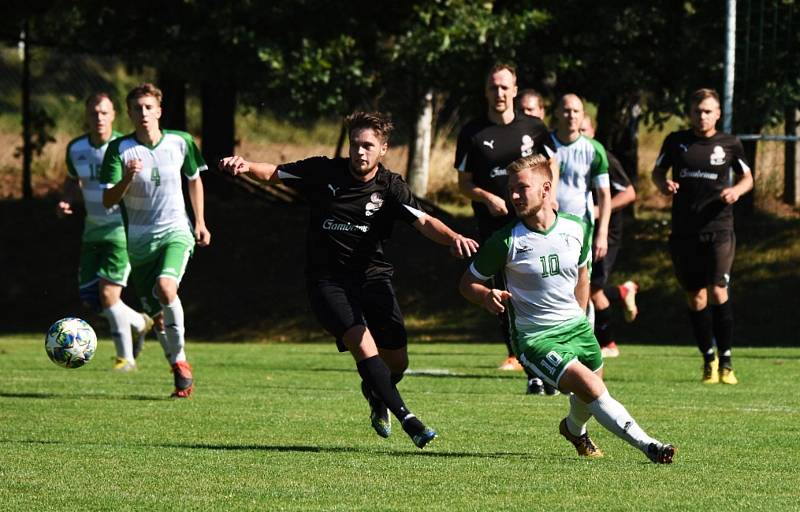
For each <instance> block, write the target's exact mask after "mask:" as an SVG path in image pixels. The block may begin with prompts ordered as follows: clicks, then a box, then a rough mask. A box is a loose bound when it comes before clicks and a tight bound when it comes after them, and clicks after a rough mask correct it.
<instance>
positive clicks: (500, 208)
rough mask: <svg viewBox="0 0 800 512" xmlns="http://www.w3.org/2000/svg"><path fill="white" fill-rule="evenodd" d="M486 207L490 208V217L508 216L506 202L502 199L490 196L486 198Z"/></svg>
mask: <svg viewBox="0 0 800 512" xmlns="http://www.w3.org/2000/svg"><path fill="white" fill-rule="evenodd" d="M486 207H487V208H489V215H491V216H492V217H505V216H506V215H508V208H506V202H505V201H504V200H503V198H501V197H497V196H495V195H490V196H489V197H487V198H486Z"/></svg>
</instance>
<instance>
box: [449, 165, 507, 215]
mask: <svg viewBox="0 0 800 512" xmlns="http://www.w3.org/2000/svg"><path fill="white" fill-rule="evenodd" d="M458 189H459V190H460V191H461V193H462V194H464V195H465V196H467V197H468V198H470V199H471V200H473V201H475V202H478V203H483V204H485V205H486V207H487V208H488V209H489V214H490V215H491V216H492V217H503V216H505V215H508V208H506V202H505V200H504V199H503V198H502V197H498V196H496V195H494V194H492V193H491V192H489V191H487V190H484V189H482V188H480V187H478V186H476V185H475V183H473V181H472V173H469V172H461V173H459V174H458Z"/></svg>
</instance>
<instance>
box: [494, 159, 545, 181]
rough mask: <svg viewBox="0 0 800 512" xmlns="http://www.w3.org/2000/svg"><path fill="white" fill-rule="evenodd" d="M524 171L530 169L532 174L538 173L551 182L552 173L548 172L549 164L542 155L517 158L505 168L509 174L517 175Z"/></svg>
mask: <svg viewBox="0 0 800 512" xmlns="http://www.w3.org/2000/svg"><path fill="white" fill-rule="evenodd" d="M526 169H530V170H531V171H533V172H534V173H539V174H541V175H542V176H544V177H545V178H547V179H548V180H549V181H553V171H551V170H550V164H549V163H548V160H547V157H546V156H544V155H529V156H523V157H522V158H517V159H516V160H514V161H513V162H511V163H510V164H509V166H508V167H506V170H507V171H508V173H509V174H518V173H520V172H522V171H524V170H526Z"/></svg>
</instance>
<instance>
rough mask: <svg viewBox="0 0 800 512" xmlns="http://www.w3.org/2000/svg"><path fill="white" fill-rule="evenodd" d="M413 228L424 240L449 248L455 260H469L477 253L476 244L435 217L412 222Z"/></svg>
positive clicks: (426, 216)
mask: <svg viewBox="0 0 800 512" xmlns="http://www.w3.org/2000/svg"><path fill="white" fill-rule="evenodd" d="M414 227H415V228H416V229H417V230H418V231H419V232H420V233H422V234H423V235H425V237H426V238H428V239H430V240H433V241H434V242H436V243H438V244H441V245H446V246H448V247H450V252H452V253H453V255H454V256H456V257H457V258H462V259H463V258H469V257H470V256H472V255H473V254H475V253H476V252H477V251H478V242H476V241H475V240H473V239H471V238H467V237H465V236H462V235H460V234H458V233H456V232H455V231H453V230H452V229H450V228H449V227H447V225H445V223H444V222H442V221H440V220H439V219H437V218H436V217H431V216H430V215H423V216H421V217H420V218H418V219H417V220H416V221H414Z"/></svg>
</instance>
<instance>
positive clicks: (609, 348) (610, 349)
mask: <svg viewBox="0 0 800 512" xmlns="http://www.w3.org/2000/svg"><path fill="white" fill-rule="evenodd" d="M600 353H601V354H602V355H603V359H608V358H610V357H619V347H617V342H616V341H612V342H611V343H609V344H608V345H606V346H605V347H602V348H601V349H600Z"/></svg>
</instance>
